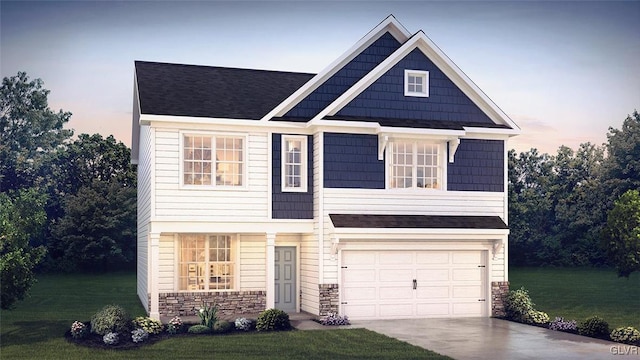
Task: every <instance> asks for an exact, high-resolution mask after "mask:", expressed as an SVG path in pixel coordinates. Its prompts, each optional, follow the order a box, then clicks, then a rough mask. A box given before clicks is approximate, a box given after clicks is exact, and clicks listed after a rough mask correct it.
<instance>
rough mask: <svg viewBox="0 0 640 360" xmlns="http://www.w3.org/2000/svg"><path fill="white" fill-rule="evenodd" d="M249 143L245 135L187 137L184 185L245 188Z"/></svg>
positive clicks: (184, 155)
mask: <svg viewBox="0 0 640 360" xmlns="http://www.w3.org/2000/svg"><path fill="white" fill-rule="evenodd" d="M245 142H246V141H245V137H243V136H230V135H200V134H194V135H191V134H187V135H184V137H183V170H182V175H183V177H182V181H183V184H184V185H212V186H229V187H242V186H244V184H245V178H244V177H245V175H244V173H245Z"/></svg>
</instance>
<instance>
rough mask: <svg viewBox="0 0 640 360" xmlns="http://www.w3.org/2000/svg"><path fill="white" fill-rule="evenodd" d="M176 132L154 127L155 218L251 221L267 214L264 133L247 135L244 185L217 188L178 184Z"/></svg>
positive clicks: (177, 138) (178, 134) (177, 134)
mask: <svg viewBox="0 0 640 360" xmlns="http://www.w3.org/2000/svg"><path fill="white" fill-rule="evenodd" d="M180 136H181V133H180V132H179V131H178V130H172V129H157V130H156V136H155V137H156V143H155V153H154V155H155V160H156V168H155V170H156V173H155V182H156V191H155V217H154V218H155V220H165V219H166V220H176V221H198V220H206V221H234V222H251V221H253V220H260V221H262V220H264V219H266V218H267V208H268V203H267V202H268V200H269V199H268V195H267V189H268V181H270V179H268V178H267V170H268V169H267V164H268V161H267V156H268V148H267V134H266V133H249V134H248V136H247V146H246V149H247V153H248V154H247V159H248V163H247V172H248V174H245V181H246V182H247V186H246V187H244V188H242V189H229V188H226V189H220V190H217V189H216V188H215V187H204V186H203V187H202V188H198V187H184V186H182V185H181V181H180V176H181V174H180V151H181V149H180Z"/></svg>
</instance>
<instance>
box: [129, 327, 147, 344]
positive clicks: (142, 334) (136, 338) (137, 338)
mask: <svg viewBox="0 0 640 360" xmlns="http://www.w3.org/2000/svg"><path fill="white" fill-rule="evenodd" d="M148 338H149V333H148V332H147V331H146V330H144V329H135V330H133V331H132V332H131V340H132V341H133V342H134V343H139V342H143V341H145V340H147V339H148Z"/></svg>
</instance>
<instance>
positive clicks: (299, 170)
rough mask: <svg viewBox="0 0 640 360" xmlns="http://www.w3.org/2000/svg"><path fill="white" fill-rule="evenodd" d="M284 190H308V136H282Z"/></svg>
mask: <svg viewBox="0 0 640 360" xmlns="http://www.w3.org/2000/svg"><path fill="white" fill-rule="evenodd" d="M281 157H282V164H281V165H282V191H299V192H306V191H307V137H306V136H293V135H283V136H282V152H281Z"/></svg>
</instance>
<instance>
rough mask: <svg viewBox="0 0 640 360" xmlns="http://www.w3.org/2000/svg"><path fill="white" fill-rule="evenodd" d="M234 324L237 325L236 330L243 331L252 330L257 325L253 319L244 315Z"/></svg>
mask: <svg viewBox="0 0 640 360" xmlns="http://www.w3.org/2000/svg"><path fill="white" fill-rule="evenodd" d="M234 324H235V326H236V330H241V331H251V330H253V329H254V328H255V325H256V324H255V322H253V321H252V320H249V319H247V318H243V317H240V318H237V319H236V321H235V322H234Z"/></svg>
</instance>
